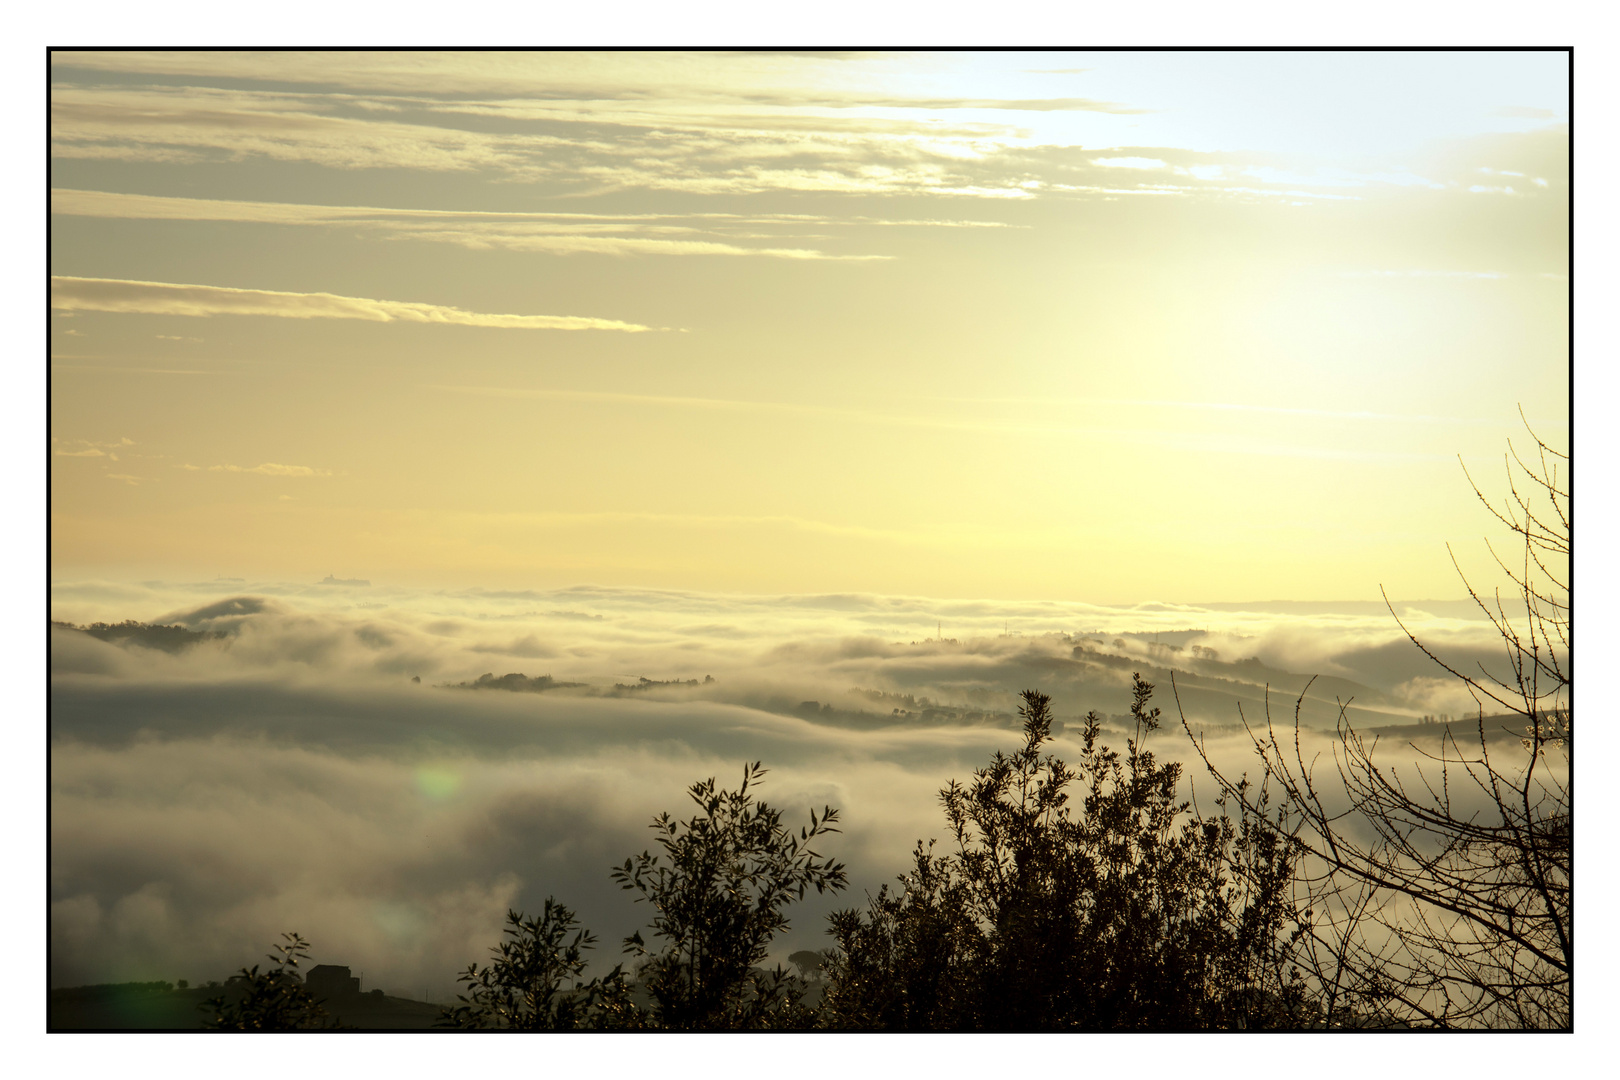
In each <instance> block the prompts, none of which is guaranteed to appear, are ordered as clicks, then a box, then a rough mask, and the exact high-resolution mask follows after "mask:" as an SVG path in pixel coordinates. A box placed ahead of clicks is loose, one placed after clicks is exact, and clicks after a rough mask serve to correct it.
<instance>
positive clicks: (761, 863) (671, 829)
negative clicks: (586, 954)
mask: <svg viewBox="0 0 1620 1080" xmlns="http://www.w3.org/2000/svg"><path fill="white" fill-rule="evenodd" d="M767 771H768V770H766V769H764V768H762V767H761V765H760V763H759V762H755V763H754V764H752V765H746V766H744V768H743V777H742V784H741V786H739V787H738V788H737V790H735V791H725V790H722V789H720V788H719V787H717V786H716V783H715V780H714V778H713V777H710V778H709V779H708V780H704V781H700V782H699V783H696V784H693V785H692V787H691V789H690V790H689V791H688V795H689V796H690V797H691V799H692V801H693V802H694V803H695V804H697V807H698V811H699V812H698V813H697V814H695V815H693V816H692V817H691V818H689V819H687V820H686V821H679V820H677V819H675V818H673V817H671V816H670V815H669V814H668V813H664V814H660V815H659V816H658V817H657V818H655V819H654V820H653V823H652V829H653V831H654V832H655V833H656V835H657V840H658V846H659V848H660V849H661V851H660V852H659V853H656V854H655V853H653V852H651V851H643V852H642V853H641V854H640V855H638V856H635V857H633V858H629V859H626V860H625V861H624V865H622V866H620V867H617V868H616V869H614V871H613V878H614V880H615V881H617V882H619V884H620V885H621V886H622V887H623V888H625V889H627V890H630V891H632V892H635V893H637V894H639V895H637V897H636V900H637V902H646V903H647V904H648V905H650V906H651V908H652V921H651V924H650V926H649V929H650V931H651V934H652V938H653V942H652V943H649V942H648V941H647V940H646V939H645V938H643V937H642V934H641V931H639V930H638V931H636V932H635V933H634V934H632V935H631V936H630V937H628V938H626V939H625V941H624V946H625V951H626V952H628V953H630V954H632V955H634V956H637V957H640V958H641V960H642V963H641V965H640V967H639V969H638V972H637V974H638V977H639V979H640V981H641V984H642V985H643V986H644V987H645V989H646V990H647V991H648V992H649V993H650V994H651V996H652V1007H651V1010H650V1015H648V1016H647V1017H645V1018H644V1022H645V1023H647V1024H648V1025H650V1026H655V1027H659V1028H665V1029H673V1030H730V1029H739V1028H757V1027H771V1026H797V1025H800V1024H803V1023H806V1022H807V1018H806V1017H804V1016H803V1015H802V1014H801V1012H802V1011H801V1010H800V1009H799V1004H800V999H801V998H802V993H803V988H802V986H800V985H799V981H798V980H797V979H795V978H794V977H792V976H790V975H789V974H788V973H787V972H786V971H785V970H784V969H782V968H780V967H778V968H776V969H775V971H774V972H771V973H769V974H767V973H764V972H762V971H760V970H759V968H758V965H759V964H761V963H762V962H763V961H764V960H765V958H766V955H767V953H768V950H769V946H770V943H771V940H772V939H773V938H774V937H775V935H776V934H777V933H779V932H780V931H782V930H785V929H787V927H788V918H787V914H786V911H785V909H786V908H787V906H788V905H789V904H790V903H792V902H793V901H795V900H799V899H802V898H803V897H804V894H805V892H806V890H808V889H812V888H813V889H815V890H816V891H817V892H825V891H828V890H833V891H836V890H840V889H843V888H844V887H845V885H846V884H847V880H846V876H845V871H844V867H843V865H842V864H841V863H838V862H835V861H834V860H832V859H829V858H824V857H822V856H821V855H820V854H819V853H817V852H816V851H815V850H814V848H813V846H812V845H813V844H814V842H815V841H816V840H817V839H818V838H821V837H825V836H826V835H827V834H829V833H834V832H837V831H838V829H837V828H836V827H835V824H834V823H835V822H837V820H838V811H837V810H834V809H833V808H832V807H826V808H824V809H823V811H822V813H821V814H820V815H819V816H818V815H817V814H816V812H815V811H814V810H811V811H810V824H809V825H808V826H804V827H801V828H799V829H798V830H797V831H795V830H793V829H792V828H790V827H789V826H787V825H784V824H783V823H782V813H781V811H779V810H777V809H774V808H773V807H771V806H768V805H767V804H765V803H764V802H761V801H758V800H756V799H755V797H754V789H755V788H757V787H758V786H759V784H760V781H761V780H762V778H763V777H764V776H765V774H766V772H767Z"/></svg>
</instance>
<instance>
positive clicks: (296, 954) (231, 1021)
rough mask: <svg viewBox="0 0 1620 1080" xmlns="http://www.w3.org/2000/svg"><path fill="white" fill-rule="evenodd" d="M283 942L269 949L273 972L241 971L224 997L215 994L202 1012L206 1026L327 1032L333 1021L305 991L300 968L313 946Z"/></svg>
mask: <svg viewBox="0 0 1620 1080" xmlns="http://www.w3.org/2000/svg"><path fill="white" fill-rule="evenodd" d="M281 937H282V939H283V943H282V944H280V945H273V946H271V947H272V948H273V949H275V952H273V953H269V954H267V955H268V958H269V960H270V961H271V962H272V963H273V964H275V967H274V968H267V969H266V970H264V971H262V972H261V971H260V970H259V965H258V964H254V965H253V966H252V967H250V968H243V969H242V970H241V972H240V974H238V975H237V976H235V977H233V978H232V979H231V980H230V982H229V983H228V984H227V985H226V988H225V989H226V991H227V992H226V993H223V994H216V995H215V996H214V997H211V998H209V999H208V1000H207V1001H204V1002H203V1003H202V1004H201V1005H199V1006H198V1008H199V1009H200V1010H202V1011H204V1012H205V1013H207V1017H208V1018H207V1019H206V1020H205V1021H204V1022H203V1026H204V1027H207V1028H210V1029H212V1030H215V1031H298V1030H305V1029H310V1028H320V1027H325V1026H327V1024H328V1023H329V1019H330V1018H329V1017H328V1016H327V1013H326V1010H325V1009H324V1008H323V1007H322V1006H321V1003H320V1002H319V1001H318V1000H316V998H315V995H313V994H311V993H310V992H309V990H308V988H306V987H305V986H304V983H303V980H302V979H301V978H299V976H298V965H299V964H301V963H302V962H303V961H305V960H308V959H309V942H307V941H305V940H304V939H303V938H302V937H300V936H299V935H297V934H295V933H287V934H282V935H281Z"/></svg>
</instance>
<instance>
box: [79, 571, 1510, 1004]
mask: <svg viewBox="0 0 1620 1080" xmlns="http://www.w3.org/2000/svg"><path fill="white" fill-rule="evenodd" d="M1396 609H1397V611H1398V612H1399V614H1400V616H1401V619H1402V620H1403V621H1404V622H1405V624H1406V626H1407V627H1408V628H1409V629H1410V630H1412V631H1413V632H1414V633H1416V634H1417V635H1418V636H1419V637H1420V638H1422V639H1423V640H1424V641H1425V643H1426V644H1430V645H1431V646H1432V647H1434V648H1437V649H1438V650H1440V651H1441V652H1442V653H1443V654H1444V655H1445V656H1446V657H1447V658H1448V659H1449V660H1452V661H1454V662H1459V663H1465V664H1470V665H1471V664H1473V663H1475V662H1484V663H1487V664H1489V663H1492V662H1494V661H1495V660H1496V659H1497V658H1498V657H1499V655H1500V646H1499V644H1498V643H1497V639H1496V637H1495V635H1494V632H1493V631H1492V630H1491V627H1490V625H1489V624H1488V623H1485V622H1484V621H1483V620H1478V619H1472V618H1469V617H1468V614H1469V613H1468V611H1467V610H1466V608H1464V607H1463V606H1461V605H1457V604H1452V603H1443V604H1439V603H1437V604H1422V605H1399V604H1398V605H1396ZM52 617H53V619H54V620H55V622H54V623H53V626H52V628H51V631H50V641H51V672H52V675H51V733H50V735H51V855H52V861H51V883H50V889H51V943H52V954H51V965H52V970H51V982H52V985H54V986H69V985H77V984H83V983H91V982H117V981H136V980H142V981H144V980H155V979H168V980H173V979H176V978H186V979H189V980H191V981H193V982H202V981H205V980H208V979H221V980H222V979H224V978H225V977H226V976H227V975H229V974H230V973H232V972H233V971H234V970H235V969H236V968H238V967H240V966H242V965H244V964H251V963H255V962H259V961H261V960H262V959H263V954H264V953H265V952H266V951H267V949H268V946H269V944H270V943H271V942H272V941H273V940H275V939H276V938H277V935H279V934H280V933H281V932H282V931H283V930H296V931H298V932H299V933H301V934H303V935H304V936H305V937H306V938H308V939H309V940H310V941H312V942H313V943H314V958H315V960H316V962H323V963H338V964H347V965H349V966H350V967H351V968H352V969H354V970H355V972H356V973H357V974H359V973H363V976H364V980H365V988H366V989H371V988H373V987H377V988H382V989H384V990H386V991H388V992H389V993H394V994H399V995H402V996H411V997H421V996H423V995H424V994H426V995H428V996H430V997H431V998H433V999H434V1000H449V999H450V998H452V997H453V995H454V992H455V983H454V978H455V974H456V973H457V972H458V971H459V970H461V969H464V968H465V967H466V965H467V964H468V963H469V962H472V961H474V960H477V961H480V962H482V961H483V960H485V959H486V957H487V953H488V950H489V947H490V946H491V945H493V944H494V943H495V942H496V941H497V940H498V939H499V937H500V933H501V926H502V922H503V919H504V916H505V913H506V910H507V908H509V907H513V908H517V909H520V910H530V911H533V910H536V909H537V908H538V907H539V904H540V902H541V900H542V899H543V898H544V897H545V896H547V895H554V896H556V897H557V898H558V899H559V900H561V901H562V902H563V903H565V904H568V905H569V906H570V907H573V908H574V909H575V910H577V911H578V912H579V913H580V915H581V917H582V920H583V921H584V923H585V924H586V925H587V926H589V927H590V928H591V929H593V930H594V931H595V932H596V933H597V934H598V935H599V937H600V941H599V943H598V947H597V950H596V954H595V955H596V966H597V967H598V968H605V967H606V966H607V965H610V964H611V963H614V962H617V960H618V959H619V956H620V953H619V939H620V938H622V937H623V936H624V935H625V934H628V933H629V932H630V931H632V930H633V929H636V928H637V927H639V926H641V925H642V924H643V923H644V921H645V918H646V915H647V913H646V912H645V911H644V910H639V909H638V908H637V907H636V905H634V904H633V903H632V902H631V900H630V894H627V893H624V892H622V891H620V890H619V889H618V888H617V887H616V886H615V885H614V884H613V882H612V881H611V880H610V878H609V876H608V873H609V868H610V867H611V866H612V865H613V864H616V863H622V862H623V860H624V859H625V858H626V857H627V856H629V855H632V854H634V853H637V852H640V851H642V850H643V849H645V848H647V847H648V846H649V845H650V844H651V842H652V836H651V834H650V832H649V831H648V829H647V827H646V826H647V823H648V822H649V821H650V820H651V818H652V817H653V816H654V815H655V814H657V813H659V812H661V811H665V810H668V811H670V812H671V813H672V814H675V815H677V816H683V817H684V816H686V814H687V808H688V806H689V804H688V802H687V800H686V797H685V789H686V788H687V787H688V786H689V785H690V784H691V783H692V782H693V781H695V780H699V779H702V778H705V777H708V776H716V777H718V778H719V779H720V780H721V781H722V783H724V784H727V785H728V786H730V785H734V784H735V782H736V780H737V778H738V776H739V774H740V770H741V767H742V765H743V763H744V762H745V761H754V760H761V761H763V762H764V763H765V765H766V766H767V767H768V768H770V769H771V770H772V771H771V773H770V775H769V777H768V778H767V783H766V786H765V787H764V788H763V789H762V792H761V795H762V797H763V798H765V799H766V800H767V801H769V802H771V803H772V804H773V805H777V806H780V807H782V808H784V810H785V811H786V819H787V820H788V821H790V822H792V823H793V824H795V826H796V825H797V824H799V823H801V822H802V820H803V819H804V818H805V817H806V811H807V810H808V809H809V808H810V807H812V806H814V807H816V808H817V809H818V810H819V809H820V808H821V807H822V806H823V805H831V806H834V807H837V808H838V809H839V810H840V812H841V818H842V822H841V824H842V829H843V831H842V833H841V834H840V835H838V836H836V837H834V838H833V840H832V841H831V842H830V843H828V844H827V845H825V848H824V850H823V853H824V854H832V855H834V856H836V857H838V858H840V859H841V860H843V861H844V862H845V863H846V864H847V865H848V867H849V877H850V881H851V889H850V891H849V892H847V893H844V894H842V895H839V896H835V897H834V896H828V897H810V898H807V899H806V901H805V902H804V903H802V904H800V905H797V907H796V909H795V912H794V915H793V924H792V928H791V929H790V930H789V931H788V932H787V933H785V934H784V935H782V936H781V937H779V938H778V940H777V941H776V943H775V946H774V953H773V956H774V957H775V958H777V959H782V958H785V957H786V956H787V955H788V954H789V953H790V952H792V951H794V950H797V949H801V948H822V947H825V946H826V945H828V944H829V943H830V941H829V939H828V938H827V937H826V934H825V915H826V913H827V912H828V911H831V910H833V909H834V908H837V907H843V906H849V905H854V904H860V903H864V893H865V892H867V891H871V892H876V890H877V887H878V886H879V885H880V884H882V883H884V882H886V881H891V880H892V879H893V877H894V876H895V875H896V874H898V873H900V872H901V871H902V870H903V869H905V865H906V861H907V853H908V852H909V850H910V849H911V847H912V846H913V844H914V843H915V842H916V841H917V840H918V839H919V838H922V839H928V838H932V837H942V836H943V819H942V816H941V814H940V810H939V806H938V801H937V792H938V790H939V788H940V787H941V786H942V785H944V784H945V783H946V782H947V781H948V780H950V779H951V778H953V777H954V778H957V779H964V780H965V779H966V778H967V777H968V776H969V774H970V773H971V771H972V769H973V768H975V767H976V766H979V765H982V764H983V763H984V762H985V760H986V759H987V758H988V757H989V756H990V755H991V754H992V753H993V752H994V751H995V750H997V749H1004V750H1011V749H1012V748H1014V747H1015V746H1016V745H1017V744H1018V742H1019V736H1018V718H1017V715H1016V707H1017V694H1018V692H1019V691H1021V690H1023V689H1025V688H1035V689H1040V690H1043V691H1045V692H1046V693H1048V694H1050V695H1052V698H1053V701H1054V706H1055V709H1056V713H1057V715H1058V717H1059V718H1060V721H1061V722H1062V725H1061V726H1062V730H1060V731H1058V733H1057V736H1056V738H1055V739H1054V742H1053V744H1052V749H1053V751H1054V752H1055V753H1057V754H1058V755H1059V756H1069V757H1072V756H1077V754H1078V744H1077V742H1076V740H1075V737H1074V736H1075V730H1076V727H1077V724H1076V721H1077V720H1078V718H1079V717H1081V716H1083V715H1084V714H1085V713H1086V712H1087V711H1089V710H1095V711H1097V712H1098V713H1099V714H1101V715H1102V716H1103V717H1104V719H1105V721H1106V722H1107V723H1108V725H1109V731H1108V734H1107V738H1108V739H1109V740H1110V741H1111V742H1113V743H1114V744H1115V745H1119V746H1121V747H1123V743H1124V739H1125V737H1126V729H1125V725H1124V721H1125V719H1126V713H1127V712H1128V709H1129V704H1130V685H1131V675H1132V673H1133V672H1140V673H1141V674H1142V676H1143V677H1144V678H1145V679H1147V680H1148V681H1150V682H1153V683H1154V684H1155V685H1156V687H1157V691H1156V694H1155V699H1154V703H1155V704H1157V705H1158V706H1160V707H1161V708H1162V709H1163V710H1164V713H1165V719H1164V725H1163V727H1162V728H1161V730H1160V731H1159V732H1158V733H1157V734H1155V735H1153V736H1152V737H1151V738H1150V741H1149V746H1150V748H1151V749H1154V750H1155V751H1156V752H1157V753H1158V754H1160V755H1161V756H1163V757H1169V758H1176V759H1179V760H1182V761H1184V762H1186V763H1187V769H1186V777H1187V782H1188V784H1189V790H1190V792H1191V793H1192V794H1194V795H1196V796H1198V797H1199V798H1200V802H1201V805H1205V804H1204V801H1203V800H1204V796H1206V794H1207V795H1208V796H1213V794H1214V791H1215V788H1214V784H1213V783H1212V782H1209V781H1208V780H1207V778H1206V776H1205V774H1204V773H1203V767H1202V765H1201V763H1199V762H1198V760H1197V758H1196V756H1195V754H1194V752H1193V748H1192V746H1191V744H1190V743H1189V742H1188V739H1187V736H1186V735H1185V733H1184V732H1183V731H1182V729H1181V724H1180V720H1179V717H1178V708H1177V697H1178V696H1179V699H1180V704H1181V710H1180V711H1181V712H1184V713H1185V715H1186V717H1187V719H1188V721H1189V723H1190V724H1191V726H1192V727H1193V729H1194V730H1195V731H1202V732H1204V733H1205V735H1206V739H1207V742H1206V747H1207V749H1208V752H1209V753H1210V755H1211V757H1212V758H1213V759H1215V760H1216V761H1217V763H1218V764H1219V765H1220V767H1222V768H1223V769H1225V770H1230V771H1231V772H1232V773H1234V774H1235V773H1241V772H1242V771H1244V770H1245V769H1246V768H1249V769H1252V767H1253V751H1252V748H1251V745H1250V742H1249V740H1248V737H1247V736H1246V735H1245V734H1244V733H1243V729H1242V727H1241V720H1242V718H1247V719H1248V720H1250V721H1251V722H1255V721H1262V720H1263V719H1264V716H1265V713H1266V709H1267V706H1268V703H1269V706H1270V709H1271V713H1272V715H1273V716H1274V717H1275V718H1276V719H1278V720H1279V721H1286V722H1287V723H1288V724H1289V725H1291V724H1292V722H1293V716H1294V709H1295V703H1296V699H1298V698H1299V695H1300V693H1301V691H1302V690H1304V688H1305V686H1306V683H1307V681H1308V680H1309V678H1310V676H1312V675H1316V676H1318V678H1317V679H1316V681H1315V682H1314V683H1312V684H1311V685H1310V689H1309V691H1308V693H1307V695H1306V697H1305V698H1304V699H1302V700H1301V701H1300V704H1299V712H1300V717H1301V719H1302V721H1303V722H1304V724H1305V725H1306V727H1307V729H1308V731H1307V735H1306V749H1307V750H1308V751H1309V752H1312V753H1315V752H1321V753H1322V754H1324V755H1327V759H1328V760H1331V753H1332V744H1333V738H1332V734H1331V732H1332V728H1333V725H1334V723H1335V721H1336V719H1337V717H1338V715H1339V712H1340V708H1341V707H1345V708H1346V710H1347V711H1346V715H1347V717H1348V718H1349V719H1350V720H1351V721H1352V722H1354V723H1355V724H1356V726H1357V727H1358V728H1363V729H1381V728H1388V729H1394V730H1392V731H1391V733H1390V734H1391V745H1392V747H1399V748H1401V749H1400V750H1399V751H1398V752H1401V753H1405V754H1407V755H1408V756H1411V755H1412V751H1411V750H1410V749H1408V748H1407V746H1408V740H1409V739H1412V738H1414V737H1418V738H1428V739H1431V740H1432V738H1433V736H1432V734H1429V733H1426V732H1425V730H1424V728H1425V727H1426V726H1427V725H1424V724H1421V723H1420V720H1421V718H1423V717H1425V716H1434V715H1450V716H1467V715H1471V714H1472V713H1474V712H1476V711H1477V709H1476V707H1475V706H1474V705H1473V703H1472V701H1471V700H1470V699H1468V698H1467V696H1466V695H1465V694H1459V692H1458V685H1457V684H1456V683H1455V681H1454V680H1449V679H1447V678H1445V677H1444V673H1443V672H1441V671H1440V670H1439V669H1438V668H1436V667H1435V666H1434V665H1433V664H1432V662H1430V661H1429V660H1427V659H1426V658H1425V657H1424V656H1423V655H1422V654H1421V652H1419V650H1417V649H1416V648H1415V647H1414V646H1413V645H1412V644H1411V642H1410V641H1408V640H1407V638H1406V636H1405V633H1404V632H1403V631H1402V630H1401V628H1400V627H1399V626H1398V625H1397V624H1396V622H1395V620H1394V618H1392V616H1391V615H1390V613H1389V612H1388V611H1384V610H1381V609H1374V608H1372V606H1370V605H1341V606H1338V607H1335V608H1321V607H1312V608H1304V607H1303V606H1300V607H1296V608H1290V607H1289V606H1287V605H1254V606H1251V607H1248V608H1244V609H1232V606H1231V605H1226V606H1224V608H1223V609H1222V610H1217V609H1215V608H1213V607H1208V608H1205V607H1193V606H1177V605H1166V604H1150V605H1141V606H1138V607H1134V608H1106V607H1097V606H1090V605H1083V604H1061V603H1019V602H999V601H964V600H929V599H924V598H908V597H884V596H870V595H833V596H782V597H748V596H719V595H709V594H696V593H677V592H652V591H644V590H629V589H607V588H594V587H585V588H575V589H564V590H556V591H550V592H527V591H525V592H487V591H486V592H479V591H473V592H431V591H424V590H416V591H413V590H403V589H386V588H373V587H369V586H360V585H325V586H296V585H280V584H275V583H248V582H240V583H238V582H229V583H220V582H215V583H201V584H197V585H165V584H155V583H147V584H143V585H127V584H113V583H105V582H80V583H63V584H58V585H57V586H55V587H54V589H53V605H52ZM126 621H133V622H135V623H138V624H140V625H128V624H127V622H126ZM120 624H124V625H120ZM152 626H169V627H180V628H182V630H181V631H173V630H171V631H161V632H154V631H152V630H150V629H149V628H150V627H152ZM81 628H85V629H81ZM1172 672H1173V673H1174V684H1175V692H1174V693H1173V692H1172V685H1171V683H1172ZM485 676H487V678H486V677H485ZM508 676H511V677H510V678H509V677H508ZM1268 688H1269V689H1268ZM1405 729H1410V730H1405ZM1433 730H1438V729H1437V728H1431V729H1430V731H1431V732H1432V731H1433ZM1392 752H1397V751H1393V750H1392ZM1205 809H1206V810H1207V809H1209V807H1208V806H1207V805H1205Z"/></svg>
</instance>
